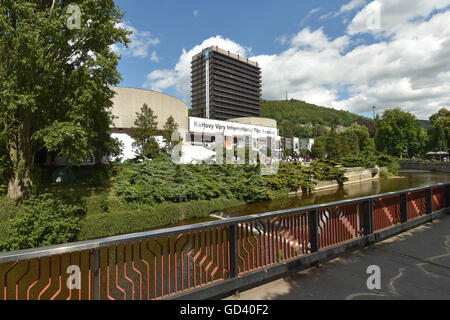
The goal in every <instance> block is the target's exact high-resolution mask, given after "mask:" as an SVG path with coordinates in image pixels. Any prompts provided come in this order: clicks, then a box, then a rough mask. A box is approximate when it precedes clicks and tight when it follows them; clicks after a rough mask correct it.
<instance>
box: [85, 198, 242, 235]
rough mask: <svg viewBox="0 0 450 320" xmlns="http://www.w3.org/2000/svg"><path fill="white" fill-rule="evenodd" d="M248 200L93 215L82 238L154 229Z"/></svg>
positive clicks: (165, 206) (199, 203) (187, 204)
mask: <svg viewBox="0 0 450 320" xmlns="http://www.w3.org/2000/svg"><path fill="white" fill-rule="evenodd" d="M244 203H245V201H242V200H236V199H224V198H218V199H212V200H198V201H190V202H185V203H163V204H160V205H157V206H154V207H150V206H143V207H141V208H140V212H136V210H135V211H134V212H132V213H126V214H124V213H120V214H111V213H104V214H97V215H91V216H87V217H86V218H85V219H83V221H82V223H81V232H80V234H79V237H78V240H88V239H95V238H101V237H108V236H113V235H119V234H126V233H132V232H141V231H146V230H151V229H155V228H159V227H164V226H167V225H171V224H176V223H179V222H181V221H183V220H186V219H192V218H204V217H208V216H209V214H210V213H211V212H213V211H217V210H222V209H223V208H229V207H234V206H239V205H242V204H244Z"/></svg>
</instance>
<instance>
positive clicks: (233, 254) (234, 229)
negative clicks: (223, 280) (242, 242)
mask: <svg viewBox="0 0 450 320" xmlns="http://www.w3.org/2000/svg"><path fill="white" fill-rule="evenodd" d="M228 241H229V242H230V278H236V277H237V276H238V275H239V257H238V225H237V224H232V225H230V227H229V229H228Z"/></svg>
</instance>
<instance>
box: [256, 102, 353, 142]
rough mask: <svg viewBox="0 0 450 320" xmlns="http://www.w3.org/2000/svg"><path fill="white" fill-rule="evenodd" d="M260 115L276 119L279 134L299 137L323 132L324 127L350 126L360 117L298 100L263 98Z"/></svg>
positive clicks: (318, 134) (312, 135)
mask: <svg viewBox="0 0 450 320" xmlns="http://www.w3.org/2000/svg"><path fill="white" fill-rule="evenodd" d="M261 116H262V117H267V118H272V119H275V120H277V122H278V128H279V129H280V135H281V136H284V137H289V136H290V137H299V138H307V137H317V136H320V135H323V134H324V132H325V131H324V130H326V129H325V127H331V126H336V125H343V126H350V125H351V124H352V123H354V122H355V121H356V119H358V118H360V116H359V115H357V114H354V113H350V112H348V111H339V110H335V109H331V108H325V107H320V106H316V105H314V104H309V103H306V102H304V101H299V100H282V101H276V100H263V101H262V112H261ZM310 124H311V125H310Z"/></svg>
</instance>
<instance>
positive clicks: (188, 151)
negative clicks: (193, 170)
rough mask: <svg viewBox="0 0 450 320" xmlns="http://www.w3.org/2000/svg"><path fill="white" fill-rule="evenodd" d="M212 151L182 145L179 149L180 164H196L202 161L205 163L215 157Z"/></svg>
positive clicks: (201, 147)
mask: <svg viewBox="0 0 450 320" xmlns="http://www.w3.org/2000/svg"><path fill="white" fill-rule="evenodd" d="M215 155H216V153H215V152H214V151H211V150H208V149H207V148H205V147H203V146H192V145H184V146H183V148H182V149H181V157H180V163H183V164H187V163H192V164H197V163H201V162H202V161H207V160H210V159H212V158H213V157H215Z"/></svg>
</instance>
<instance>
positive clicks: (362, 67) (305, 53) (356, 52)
mask: <svg viewBox="0 0 450 320" xmlns="http://www.w3.org/2000/svg"><path fill="white" fill-rule="evenodd" d="M116 4H117V5H119V6H120V7H122V8H123V11H125V13H126V14H125V16H124V18H123V27H124V28H128V29H130V30H133V31H134V35H133V36H132V40H133V42H132V44H131V45H130V48H128V49H125V48H115V50H117V52H119V53H120V54H121V55H122V59H121V62H120V65H119V71H120V72H121V73H122V77H123V81H122V83H121V85H123V86H130V87H137V88H147V89H152V90H157V91H161V92H164V93H167V94H170V95H173V96H176V97H178V98H180V99H182V100H184V101H185V102H186V103H188V104H190V95H189V86H190V83H189V82H190V77H189V72H190V70H189V63H188V62H189V61H190V57H191V56H192V55H193V54H195V53H197V52H198V51H199V50H201V48H203V47H205V46H209V45H218V46H219V47H223V48H224V49H227V50H230V51H237V53H239V54H242V55H245V56H247V57H249V58H250V59H253V60H256V61H258V62H259V63H260V65H261V68H262V72H263V98H266V99H282V98H284V96H285V91H288V94H289V97H292V98H296V99H300V100H305V101H307V102H311V103H316V104H319V105H323V106H327V107H333V108H336V109H345V110H349V111H352V112H355V113H359V114H365V115H369V114H371V109H372V105H376V106H377V108H378V110H379V111H380V112H382V110H383V109H385V108H390V107H396V106H399V107H402V108H403V109H405V110H407V111H410V112H413V113H414V114H416V115H417V116H418V118H427V117H429V115H431V114H432V113H434V112H436V111H437V110H438V109H439V108H440V107H442V106H447V107H448V106H450V98H449V96H448V94H447V93H446V92H448V86H449V82H450V69H449V65H450V61H449V59H448V58H445V55H447V53H448V52H447V51H446V50H448V49H446V47H445V46H444V44H446V43H447V41H450V30H449V27H447V26H446V25H447V24H448V23H446V21H449V20H448V18H449V17H450V16H449V13H450V12H449V10H448V9H449V5H450V0H432V1H430V0H418V1H415V2H414V4H411V1H410V0H376V1H370V0H342V1H340V0H331V1H330V0H329V1H319V0H315V1H299V0H297V1H287V0H284V1H283V0H281V1H269V0H260V1H233V0H228V1H220V2H219V1H200V0H198V1H195V0H193V1H173V0H164V1H149V0H146V1H136V0H127V1H125V0H116ZM377 9H378V11H377ZM377 13H378V15H377ZM430 37H433V38H430ZM427 43H432V44H433V43H434V44H436V45H434V46H433V45H431V46H428V47H429V48H428V47H424V44H427ZM449 53H450V52H449ZM447 56H450V55H447ZM437 57H439V59H437ZM436 61H439V65H436ZM417 62H418V63H417ZM434 84H436V86H435V85H434Z"/></svg>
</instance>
